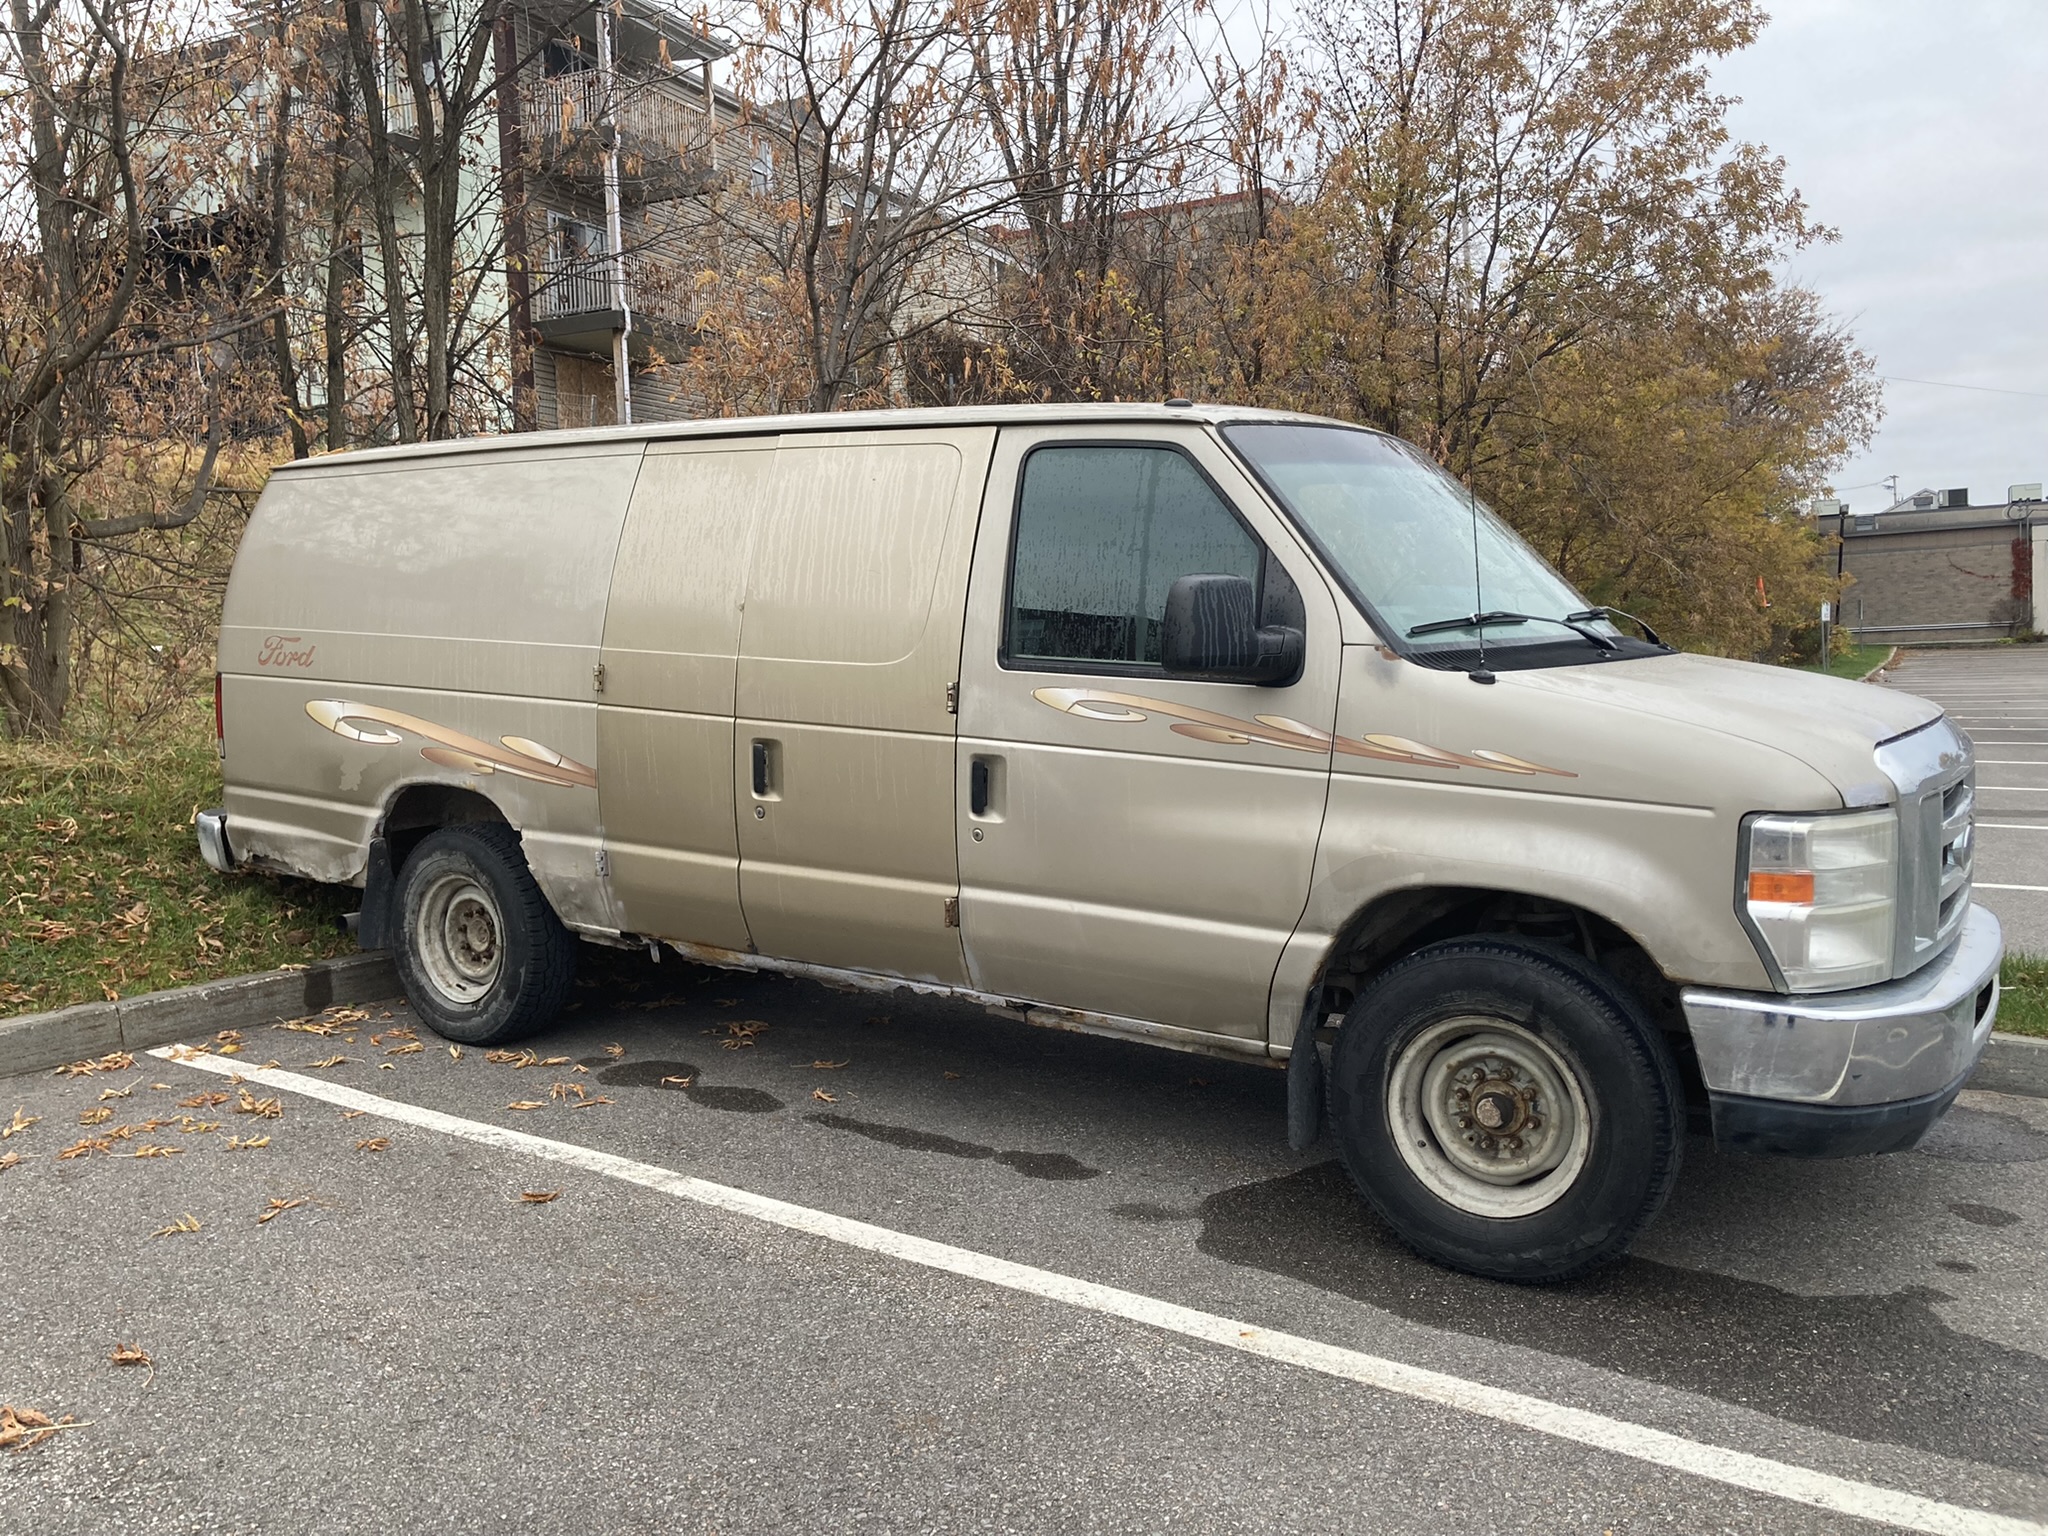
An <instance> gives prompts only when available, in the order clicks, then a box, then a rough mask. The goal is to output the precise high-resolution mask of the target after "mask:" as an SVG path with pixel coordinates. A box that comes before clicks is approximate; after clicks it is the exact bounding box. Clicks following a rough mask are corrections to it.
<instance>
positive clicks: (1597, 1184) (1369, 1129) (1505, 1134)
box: [1329, 938, 1685, 1283]
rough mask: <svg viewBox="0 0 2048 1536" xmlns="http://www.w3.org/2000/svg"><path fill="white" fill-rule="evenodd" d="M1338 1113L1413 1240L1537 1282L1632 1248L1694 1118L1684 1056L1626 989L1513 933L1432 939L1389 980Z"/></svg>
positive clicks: (1334, 1108) (1364, 1185)
mask: <svg viewBox="0 0 2048 1536" xmlns="http://www.w3.org/2000/svg"><path fill="white" fill-rule="evenodd" d="M1329 1108H1330V1124H1331V1126H1332V1128H1333V1129H1334V1130H1335V1132H1336V1135H1337V1141H1338V1146H1339V1148H1340V1150H1341V1152H1342V1155H1343V1159H1344V1166H1345V1168H1346V1169H1347V1170H1348V1171H1349V1172H1350V1174H1351V1178H1352V1180H1353V1182H1354V1183H1356V1184H1357V1185H1358V1188H1359V1191H1360V1193H1362V1194H1363V1195H1364V1196H1365V1198H1366V1200H1367V1202H1368V1203H1369V1204H1370V1205H1371V1206H1372V1208H1373V1209H1374V1210H1375V1211H1377V1212H1378V1213H1379V1214H1380V1216H1381V1217H1382V1218H1384V1219H1385V1221H1386V1222H1387V1224H1388V1225H1389V1226H1391V1227H1392V1228H1393V1229H1394V1231H1395V1233H1396V1234H1397V1235H1399V1237H1400V1238H1401V1240H1402V1241H1403V1242H1404V1243H1406V1244H1407V1245H1408V1246H1409V1247H1411V1248H1413V1249H1414V1250H1415V1251H1416V1252H1417V1253H1419V1254H1421V1255H1422V1256H1423V1257H1424V1258H1427V1259H1432V1260H1435V1261H1436V1262H1437V1263H1440V1264H1445V1265H1448V1266H1449V1267H1451V1268H1453V1269H1461V1270H1464V1271H1466V1272H1468V1273H1470V1274H1475V1275H1484V1276H1487V1277H1489V1278H1491V1279H1496V1280H1512V1281H1521V1282H1526V1283H1549V1282H1554V1281H1559V1280H1569V1279H1571V1278H1572V1277H1573V1276H1576V1275H1581V1274H1584V1273H1585V1272H1586V1271H1588V1270H1590V1269H1594V1268H1597V1267H1598V1266H1600V1265H1602V1264H1606V1263H1609V1262H1611V1261H1613V1260H1614V1259H1617V1258H1619V1257H1620V1256H1621V1255H1622V1253H1623V1252H1624V1251H1626V1250H1627V1248H1628V1245H1629V1244H1630V1243H1631V1242H1633V1241H1634V1240H1635V1237H1636V1235H1637V1234H1638V1233H1639V1232H1641V1231H1642V1230H1643V1228H1644V1227H1645V1226H1646V1225H1648V1223H1649V1221H1650V1219H1651V1218H1652V1217H1653V1216H1655V1215H1656V1214H1657V1211H1658V1209H1659V1208H1660V1207H1661V1206H1662V1205H1663V1204H1664V1199H1665V1197H1666V1196H1667V1195H1668V1194H1669V1193H1670V1192H1671V1186H1672V1185H1673V1183H1675V1182H1676V1180H1677V1178H1678V1162H1679V1151H1680V1147H1681V1144H1682V1140H1683V1132H1684V1124H1685V1120H1684V1116H1685V1096H1684V1091H1683V1088H1682V1087H1681V1085H1680V1081H1679V1076H1678V1070H1677V1068H1676V1066H1675V1065H1674V1064H1673V1062H1672V1059H1671V1053H1670V1052H1669V1051H1668V1050H1667V1049H1666V1047H1665V1045H1664V1042H1663V1040H1662V1039H1661V1038H1660V1036H1659V1035H1658V1032H1657V1030H1656V1028H1655V1026H1653V1025H1652V1024H1651V1023H1650V1022H1649V1020H1648V1019H1647V1018H1645V1017H1644V1016H1643V1013H1642V1011H1641V1009H1640V1008H1638V1007H1637V1005H1636V1004H1635V1002H1634V1001H1633V1000H1632V999H1631V998H1630V997H1629V996H1628V994H1627V993H1626V992H1625V991H1623V990H1622V988H1621V987H1619V986H1618V985H1617V984H1616V983H1615V982H1614V980H1613V978H1611V977H1609V976H1608V975H1606V974H1605V973H1604V972H1602V971H1601V970H1599V969H1598V968H1597V967H1595V966H1593V965H1591V964H1589V963H1588V962H1587V961H1585V960H1584V959H1582V958H1580V957H1579V956H1578V955H1576V954H1573V953H1572V952H1570V951H1568V950H1565V949H1561V948H1555V947H1552V946H1550V945H1546V944H1540V943H1532V942H1529V941H1525V940H1515V939H1491V938H1470V939H1454V940H1451V941H1449V942H1447V943H1442V944H1433V945H1431V946H1430V947H1428V948H1427V949H1422V950H1418V951H1417V952H1416V953H1414V954H1412V955H1410V956H1408V957H1407V958H1406V959H1404V960H1401V961H1400V962H1398V963H1397V964H1395V965H1393V966H1392V967H1390V968H1389V969H1388V970H1387V971H1386V972H1384V973H1383V974H1382V975H1381V976H1379V977H1378V978H1377V979H1376V980H1375V981H1374V982H1373V984H1372V985H1371V986H1370V987H1368V988H1367V989H1366V990H1365V991H1364V992H1363V993H1361V994H1360V995H1359V997H1358V999H1357V1001H1356V1002H1355V1003H1353V1005H1352V1007H1351V1010H1350V1011H1349V1012H1348V1013H1347V1014H1346V1015H1345V1017H1344V1024H1343V1027H1342V1028H1341V1029H1340V1030H1339V1031H1338V1034H1337V1042H1336V1047H1335V1049H1334V1051H1333V1052H1332V1057H1331V1064H1330V1083H1329ZM1546 1117H1547V1118H1546ZM1489 1127H1491V1128H1493V1129H1489ZM1581 1129H1583V1136H1582V1135H1581ZM1495 1131H1498V1132H1499V1134H1498V1135H1496V1134H1495ZM1456 1143H1463V1145H1462V1146H1460V1145H1456ZM1411 1148H1412V1151H1411V1150H1409V1149H1411ZM1551 1159H1555V1161H1554V1162H1552V1161H1550V1160H1551ZM1546 1162H1548V1163H1549V1166H1547V1167H1546V1166H1545V1165H1546Z"/></svg>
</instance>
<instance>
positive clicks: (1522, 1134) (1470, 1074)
mask: <svg viewBox="0 0 2048 1536" xmlns="http://www.w3.org/2000/svg"><path fill="white" fill-rule="evenodd" d="M1387 1127H1388V1130H1389V1132H1390V1133H1391V1134H1392V1136H1393V1138H1394V1146H1395V1148H1396V1150H1397V1151H1399V1153H1400V1154H1401V1160H1402V1162H1403V1163H1405V1164H1406V1165H1407V1168H1408V1171H1409V1172H1410V1173H1412V1174H1414V1175H1415V1177H1416V1178H1417V1179H1419V1180H1420V1181H1421V1182H1422V1184H1423V1185H1424V1187H1425V1188H1427V1189H1428V1190H1429V1191H1430V1192H1431V1193H1432V1194H1434V1195H1436V1196H1437V1197H1438V1198H1439V1199H1441V1200H1443V1201H1445V1202H1446V1203H1448V1204H1450V1205H1452V1206H1455V1207H1456V1208H1457V1209H1458V1210H1461V1211H1464V1212H1466V1213H1468V1214H1470V1215H1473V1216H1487V1217H1492V1218H1495V1219H1498V1220H1505V1219H1508V1218H1512V1217H1517V1216H1532V1215H1534V1214H1535V1213H1536V1212H1538V1211H1541V1210H1544V1209H1546V1208H1547V1207H1549V1206H1551V1205H1554V1204H1556V1203H1557V1201H1559V1200H1560V1199H1562V1198H1563V1197H1564V1195H1565V1192H1566V1191H1567V1190H1569V1189H1570V1188H1571V1187H1572V1185H1573V1184H1574V1183H1576V1182H1577V1180H1578V1177H1579V1175H1580V1174H1581V1173H1582V1172H1583V1171H1584V1170H1585V1166H1586V1158H1587V1156H1588V1154H1589V1153H1590V1151H1591V1149H1592V1141H1593V1133H1592V1118H1591V1116H1590V1115H1589V1114H1588V1113H1587V1109H1586V1095H1585V1091H1584V1090H1583V1089H1582V1088H1581V1086H1580V1084H1579V1079H1578V1074H1577V1072H1576V1071H1574V1070H1573V1068H1572V1066H1571V1064H1570V1063H1569V1062H1567V1061H1566V1060H1565V1059H1564V1058H1563V1057H1562V1056H1561V1055H1559V1054H1558V1053H1557V1051H1556V1050H1554V1049H1553V1048H1552V1047H1551V1046H1550V1044H1549V1043H1548V1042H1547V1041H1545V1040H1544V1039H1543V1038H1542V1037H1541V1036H1539V1035H1537V1034H1535V1033H1534V1032H1533V1031H1531V1030H1528V1029H1525V1028H1524V1027H1523V1026H1521V1025H1520V1024H1517V1023H1514V1022H1513V1021H1512V1020H1509V1019H1501V1018H1488V1017H1484V1016H1470V1017H1464V1018H1456V1019H1445V1020H1443V1021H1442V1022H1440V1023H1437V1024H1432V1025H1431V1026H1430V1027H1429V1028H1427V1029H1425V1030H1423V1031H1422V1032H1421V1033H1419V1034H1418V1035H1416V1036H1415V1038H1414V1039H1412V1040H1410V1041H1409V1042H1408V1043H1407V1044H1406V1045H1405V1046H1403V1047H1402V1048H1401V1052H1400V1055H1399V1056H1398V1057H1396V1058H1395V1061H1394V1065H1393V1070H1392V1071H1391V1072H1390V1073H1389V1074H1388V1076H1387Z"/></svg>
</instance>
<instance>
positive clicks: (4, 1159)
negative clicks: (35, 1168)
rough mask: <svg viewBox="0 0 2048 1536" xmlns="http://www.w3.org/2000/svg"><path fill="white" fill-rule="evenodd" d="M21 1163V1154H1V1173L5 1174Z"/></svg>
mask: <svg viewBox="0 0 2048 1536" xmlns="http://www.w3.org/2000/svg"><path fill="white" fill-rule="evenodd" d="M20 1161H21V1154H20V1153H19V1152H0V1173H5V1172H6V1171H7V1170H8V1169H9V1168H12V1167H13V1166H14V1165H15V1164H16V1163H18V1162H20Z"/></svg>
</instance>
